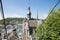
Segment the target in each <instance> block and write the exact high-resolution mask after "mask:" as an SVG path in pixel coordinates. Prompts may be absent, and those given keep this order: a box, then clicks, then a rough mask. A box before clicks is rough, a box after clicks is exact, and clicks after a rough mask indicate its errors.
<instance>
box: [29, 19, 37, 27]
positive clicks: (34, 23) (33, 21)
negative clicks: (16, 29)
mask: <svg viewBox="0 0 60 40" xmlns="http://www.w3.org/2000/svg"><path fill="white" fill-rule="evenodd" d="M29 26H30V27H36V26H37V20H29Z"/></svg>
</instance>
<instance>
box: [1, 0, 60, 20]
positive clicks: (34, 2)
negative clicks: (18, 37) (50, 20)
mask: <svg viewBox="0 0 60 40" xmlns="http://www.w3.org/2000/svg"><path fill="white" fill-rule="evenodd" d="M57 2H58V0H2V4H3V9H4V15H5V18H8V17H18V18H19V17H27V12H28V7H29V6H30V9H31V13H32V15H31V17H32V18H37V10H38V18H39V19H45V18H46V17H47V15H48V14H49V12H50V10H51V9H52V8H53V7H54V5H55V4H56V3H57ZM58 7H60V4H58V6H57V7H56V8H58ZM1 18H2V17H1V13H0V19H1Z"/></svg>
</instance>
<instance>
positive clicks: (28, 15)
mask: <svg viewBox="0 0 60 40" xmlns="http://www.w3.org/2000/svg"><path fill="white" fill-rule="evenodd" d="M27 19H28V20H30V19H31V11H30V7H28V13H27Z"/></svg>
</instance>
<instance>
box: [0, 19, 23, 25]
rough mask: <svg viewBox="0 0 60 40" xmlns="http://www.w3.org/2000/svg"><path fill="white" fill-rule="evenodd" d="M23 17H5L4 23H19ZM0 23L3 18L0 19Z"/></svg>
mask: <svg viewBox="0 0 60 40" xmlns="http://www.w3.org/2000/svg"><path fill="white" fill-rule="evenodd" d="M23 19H24V18H6V19H5V22H6V24H16V23H20V24H22V22H23ZM0 24H3V20H0Z"/></svg>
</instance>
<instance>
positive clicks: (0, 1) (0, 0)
mask: <svg viewBox="0 0 60 40" xmlns="http://www.w3.org/2000/svg"><path fill="white" fill-rule="evenodd" d="M0 3H1V12H2V18H3V24H4V28H5V31H6V39H7V40H8V36H7V28H6V24H5V17H4V11H3V5H2V0H0Z"/></svg>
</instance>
